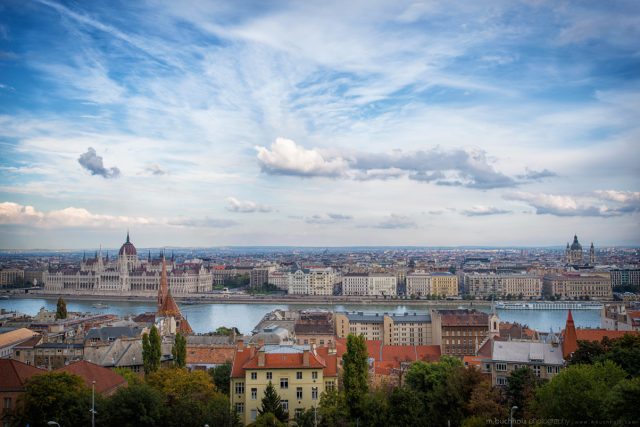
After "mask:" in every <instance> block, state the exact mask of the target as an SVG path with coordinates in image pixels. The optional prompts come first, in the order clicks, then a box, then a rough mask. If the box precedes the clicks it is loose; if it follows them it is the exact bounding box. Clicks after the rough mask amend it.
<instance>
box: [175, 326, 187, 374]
mask: <svg viewBox="0 0 640 427" xmlns="http://www.w3.org/2000/svg"><path fill="white" fill-rule="evenodd" d="M171 354H172V355H173V364H174V365H175V366H177V367H178V368H184V367H185V366H186V365H187V339H186V338H185V337H184V335H182V334H181V333H180V332H178V333H177V334H176V340H175V342H174V343H173V348H172V349H171Z"/></svg>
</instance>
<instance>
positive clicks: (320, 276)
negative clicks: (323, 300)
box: [287, 267, 337, 295]
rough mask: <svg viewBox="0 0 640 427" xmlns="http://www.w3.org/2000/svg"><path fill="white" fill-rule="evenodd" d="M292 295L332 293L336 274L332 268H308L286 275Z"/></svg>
mask: <svg viewBox="0 0 640 427" xmlns="http://www.w3.org/2000/svg"><path fill="white" fill-rule="evenodd" d="M287 278H288V285H289V286H288V291H289V294H292V295H333V287H334V285H335V283H336V280H337V275H336V273H335V272H334V271H333V269H332V268H330V267H328V268H308V269H306V268H305V269H302V270H297V271H295V272H293V273H289V274H288V275H287Z"/></svg>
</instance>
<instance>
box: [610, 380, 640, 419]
mask: <svg viewBox="0 0 640 427" xmlns="http://www.w3.org/2000/svg"><path fill="white" fill-rule="evenodd" d="M638 396H640V377H636V378H632V379H624V380H622V381H620V382H619V383H618V384H616V386H615V387H613V389H611V393H610V395H609V398H608V402H607V407H608V411H607V412H608V413H609V419H611V420H615V421H618V422H621V424H623V423H624V424H633V422H637V421H638V420H640V405H638Z"/></svg>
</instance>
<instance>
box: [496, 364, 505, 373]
mask: <svg viewBox="0 0 640 427" xmlns="http://www.w3.org/2000/svg"><path fill="white" fill-rule="evenodd" d="M506 370H507V364H506V363H496V371H506Z"/></svg>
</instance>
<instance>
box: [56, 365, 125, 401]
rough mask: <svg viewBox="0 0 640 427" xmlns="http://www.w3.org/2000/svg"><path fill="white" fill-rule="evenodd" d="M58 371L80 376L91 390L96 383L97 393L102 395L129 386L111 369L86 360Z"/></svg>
mask: <svg viewBox="0 0 640 427" xmlns="http://www.w3.org/2000/svg"><path fill="white" fill-rule="evenodd" d="M57 371H58V372H68V373H70V374H74V375H77V376H79V377H80V378H82V379H83V381H84V384H85V385H86V386H87V387H89V388H91V385H92V383H93V381H95V382H96V391H97V392H98V393H101V394H110V393H112V392H114V391H115V390H116V389H118V388H120V387H123V386H125V385H126V384H127V380H125V379H124V377H122V376H121V375H118V374H117V373H115V372H114V371H112V370H111V369H107V368H103V367H102V366H100V365H96V364H95V363H91V362H87V361H86V360H81V361H79V362H75V363H71V364H70V365H67V366H64V367H62V368H60V369H57Z"/></svg>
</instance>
